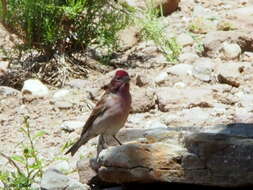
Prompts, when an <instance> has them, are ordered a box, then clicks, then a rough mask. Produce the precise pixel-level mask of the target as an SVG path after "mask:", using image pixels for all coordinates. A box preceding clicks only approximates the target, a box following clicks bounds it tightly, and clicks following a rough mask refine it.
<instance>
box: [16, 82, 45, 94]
mask: <svg viewBox="0 0 253 190" xmlns="http://www.w3.org/2000/svg"><path fill="white" fill-rule="evenodd" d="M21 91H22V93H23V94H31V95H33V96H36V97H45V96H48V95H49V90H48V88H47V86H46V85H44V84H43V83H42V82H41V81H39V80H37V79H28V80H26V81H25V82H24V86H23V88H22V90H21Z"/></svg>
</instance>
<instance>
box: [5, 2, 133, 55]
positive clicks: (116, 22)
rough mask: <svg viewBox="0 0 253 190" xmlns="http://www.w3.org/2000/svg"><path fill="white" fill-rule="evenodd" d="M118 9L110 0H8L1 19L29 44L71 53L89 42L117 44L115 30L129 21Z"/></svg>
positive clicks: (43, 48) (104, 44)
mask: <svg viewBox="0 0 253 190" xmlns="http://www.w3.org/2000/svg"><path fill="white" fill-rule="evenodd" d="M1 2H2V3H1V5H0V8H1V7H2V9H0V12H1V13H0V15H3V12H4V9H3V7H4V6H3V2H4V1H3V0H2V1H1ZM111 3H113V4H114V5H112V4H111ZM120 9H122V6H121V5H119V4H116V3H115V2H114V1H113V2H111V1H110V0H96V1H93V0H8V2H7V14H6V15H5V17H6V18H4V20H5V24H6V25H7V26H8V27H9V28H10V29H12V30H13V31H15V33H17V34H19V36H21V37H22V39H23V40H24V42H25V44H26V45H28V46H30V47H36V48H38V49H40V50H43V51H44V52H46V53H50V54H51V53H54V52H57V51H58V52H60V53H71V52H73V51H77V50H82V49H85V48H86V47H87V46H88V45H91V44H96V45H97V46H105V47H107V48H108V49H113V48H116V47H117V35H116V34H117V32H118V31H119V30H121V29H123V28H124V27H125V26H126V25H127V23H128V17H127V15H126V14H125V13H124V12H122V11H120Z"/></svg>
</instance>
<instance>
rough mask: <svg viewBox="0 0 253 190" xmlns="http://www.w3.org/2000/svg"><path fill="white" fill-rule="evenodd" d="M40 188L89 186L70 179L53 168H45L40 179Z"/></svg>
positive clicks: (57, 189) (80, 189)
mask: <svg viewBox="0 0 253 190" xmlns="http://www.w3.org/2000/svg"><path fill="white" fill-rule="evenodd" d="M41 188H43V189H47V190H63V189H65V190H89V189H90V188H89V186H88V185H85V184H81V183H79V182H78V181H76V180H74V179H71V178H69V177H67V176H65V175H64V174H62V173H61V172H60V171H58V170H55V169H49V170H46V171H45V173H44V174H43V176H42V179H41Z"/></svg>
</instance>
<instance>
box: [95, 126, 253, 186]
mask: <svg viewBox="0 0 253 190" xmlns="http://www.w3.org/2000/svg"><path fill="white" fill-rule="evenodd" d="M152 130H154V129H152ZM159 130H160V134H161V133H162V131H163V133H164V132H165V131H164V130H165V129H158V131H159ZM167 131H170V133H171V132H172V131H174V133H176V134H178V133H179V132H180V133H181V135H180V136H181V138H171V137H170V136H167V138H168V139H171V140H170V141H167V142H166V141H163V142H159V139H156V140H155V141H153V142H152V143H148V144H141V143H129V144H124V145H122V146H116V147H110V148H108V149H105V150H103V151H102V152H101V153H100V154H99V157H98V160H97V165H96V167H97V168H96V169H97V173H98V176H99V177H100V178H101V179H102V180H103V181H105V182H110V183H118V184H121V183H130V182H138V183H150V182H168V183H172V182H173V183H185V184H198V185H209V186H219V187H240V186H245V185H251V186H252V185H253V175H252V173H253V164H252V158H253V139H252V137H253V125H252V124H242V123H234V124H229V125H218V126H210V127H205V128H203V129H200V128H199V129H198V128H196V127H185V128H180V127H178V128H173V129H172V128H168V129H167ZM145 133H146V134H147V131H146V132H145ZM156 133H157V132H156ZM151 134H154V131H153V132H151ZM157 134H159V133H157ZM164 138H166V136H165V137H164Z"/></svg>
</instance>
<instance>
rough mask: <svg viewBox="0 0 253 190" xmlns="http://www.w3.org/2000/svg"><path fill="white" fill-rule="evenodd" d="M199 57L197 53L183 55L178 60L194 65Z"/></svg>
mask: <svg viewBox="0 0 253 190" xmlns="http://www.w3.org/2000/svg"><path fill="white" fill-rule="evenodd" d="M198 58H199V56H198V55H197V54H195V53H183V54H181V55H180V56H179V57H178V60H179V61H180V62H182V63H186V64H192V63H194V62H195V61H196V60H197V59H198Z"/></svg>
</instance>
